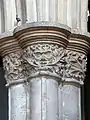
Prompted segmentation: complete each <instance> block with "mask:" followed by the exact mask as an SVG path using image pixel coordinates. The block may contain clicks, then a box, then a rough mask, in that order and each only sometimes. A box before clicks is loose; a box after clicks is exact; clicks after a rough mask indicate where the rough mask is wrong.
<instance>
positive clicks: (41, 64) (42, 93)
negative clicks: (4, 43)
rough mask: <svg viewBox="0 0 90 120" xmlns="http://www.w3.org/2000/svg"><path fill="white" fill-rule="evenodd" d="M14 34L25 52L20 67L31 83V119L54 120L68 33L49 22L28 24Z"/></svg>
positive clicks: (56, 114) (56, 112)
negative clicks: (23, 68) (24, 70)
mask: <svg viewBox="0 0 90 120" xmlns="http://www.w3.org/2000/svg"><path fill="white" fill-rule="evenodd" d="M46 23H47V22H46ZM30 25H31V27H30ZM48 25H49V26H48ZM32 26H33V27H32ZM15 32H16V33H15V36H16V38H17V40H18V41H19V44H20V45H21V47H22V49H23V50H24V53H23V64H24V65H25V66H26V73H25V74H27V76H28V81H29V83H30V97H31V99H30V105H31V106H30V115H31V120H40V119H41V120H46V119H47V120H57V119H58V117H59V116H58V115H59V111H58V110H59V109H58V83H59V81H60V80H61V78H62V76H63V72H64V71H63V69H64V67H63V65H64V62H65V61H64V55H65V52H64V51H65V48H66V46H67V44H68V39H67V36H68V34H69V32H68V31H67V30H64V29H63V28H60V27H57V26H55V24H54V25H51V24H49V23H48V24H45V23H44V24H38V23H36V24H35V23H33V24H29V27H28V28H25V26H24V29H22V28H20V27H19V28H17V29H16V30H15Z"/></svg>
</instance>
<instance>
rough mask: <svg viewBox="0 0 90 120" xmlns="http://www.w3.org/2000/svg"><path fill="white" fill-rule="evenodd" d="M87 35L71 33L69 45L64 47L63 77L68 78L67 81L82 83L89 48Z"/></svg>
mask: <svg viewBox="0 0 90 120" xmlns="http://www.w3.org/2000/svg"><path fill="white" fill-rule="evenodd" d="M88 40H89V38H88V37H87V36H83V35H79V34H71V36H70V38H69V45H68V47H67V49H66V57H65V61H66V65H65V69H66V72H65V75H64V76H65V78H70V81H69V82H75V83H78V84H83V81H84V79H85V72H86V64H87V53H88V50H89V49H90V45H89V42H88Z"/></svg>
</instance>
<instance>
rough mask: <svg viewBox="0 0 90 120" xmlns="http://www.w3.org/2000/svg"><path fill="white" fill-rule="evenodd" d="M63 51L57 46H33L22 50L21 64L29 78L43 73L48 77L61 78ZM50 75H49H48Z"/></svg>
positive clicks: (63, 61)
mask: <svg viewBox="0 0 90 120" xmlns="http://www.w3.org/2000/svg"><path fill="white" fill-rule="evenodd" d="M64 51H65V50H64V49H63V47H60V46H59V45H57V44H44V43H42V44H34V45H31V46H28V47H27V48H26V49H24V54H23V64H24V65H25V66H26V71H28V75H29V76H34V75H35V74H37V73H38V71H39V73H38V74H40V71H43V74H45V73H46V71H47V74H49V75H52V74H54V75H55V76H59V77H60V78H61V77H63V76H62V75H63V72H64V63H65V60H64V56H65V52H64ZM50 73H51V74H50Z"/></svg>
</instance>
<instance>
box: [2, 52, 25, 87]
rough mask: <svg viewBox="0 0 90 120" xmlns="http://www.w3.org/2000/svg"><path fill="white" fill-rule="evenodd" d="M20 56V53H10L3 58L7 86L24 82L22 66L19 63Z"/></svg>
mask: <svg viewBox="0 0 90 120" xmlns="http://www.w3.org/2000/svg"><path fill="white" fill-rule="evenodd" d="M21 55H22V54H21V53H20V52H18V53H10V54H8V55H6V56H5V57H4V58H3V68H4V71H5V79H6V81H7V86H8V85H10V84H14V83H15V84H17V83H18V82H24V81H25V76H24V74H23V71H24V66H23V65H22V62H21V61H22V60H21ZM18 80H19V81H18Z"/></svg>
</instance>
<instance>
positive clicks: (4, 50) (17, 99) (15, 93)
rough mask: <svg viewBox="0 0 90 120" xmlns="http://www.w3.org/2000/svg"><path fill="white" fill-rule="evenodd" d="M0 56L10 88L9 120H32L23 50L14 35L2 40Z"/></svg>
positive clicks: (0, 40)
mask: <svg viewBox="0 0 90 120" xmlns="http://www.w3.org/2000/svg"><path fill="white" fill-rule="evenodd" d="M0 54H1V56H2V58H3V67H4V71H5V78H6V81H7V85H6V86H7V87H8V98H9V120H30V118H29V115H30V114H29V87H28V86H29V85H28V84H27V82H26V80H27V79H26V77H25V76H24V74H23V71H24V67H23V65H22V64H21V55H22V52H21V48H20V47H19V46H18V43H17V41H16V40H15V38H14V37H13V36H12V35H9V34H8V35H4V34H3V35H2V37H1V38H0Z"/></svg>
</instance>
